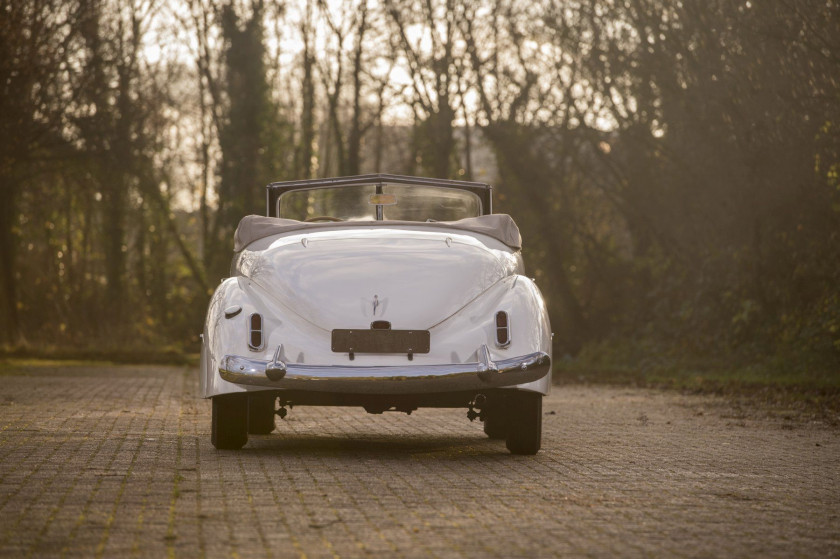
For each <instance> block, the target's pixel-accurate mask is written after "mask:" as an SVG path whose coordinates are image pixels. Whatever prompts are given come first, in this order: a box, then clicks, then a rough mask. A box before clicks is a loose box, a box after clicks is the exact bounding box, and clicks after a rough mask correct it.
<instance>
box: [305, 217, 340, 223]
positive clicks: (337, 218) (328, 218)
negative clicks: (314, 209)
mask: <svg viewBox="0 0 840 559" xmlns="http://www.w3.org/2000/svg"><path fill="white" fill-rule="evenodd" d="M303 221H305V222H312V221H344V220H343V219H341V218H340V217H332V216H329V215H314V216H312V217H307V218H306V219H304V220H303Z"/></svg>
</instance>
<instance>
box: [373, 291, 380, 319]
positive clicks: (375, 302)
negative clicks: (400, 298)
mask: <svg viewBox="0 0 840 559" xmlns="http://www.w3.org/2000/svg"><path fill="white" fill-rule="evenodd" d="M378 306H379V295H374V296H373V316H376V307H378Z"/></svg>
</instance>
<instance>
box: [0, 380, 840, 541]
mask: <svg viewBox="0 0 840 559" xmlns="http://www.w3.org/2000/svg"><path fill="white" fill-rule="evenodd" d="M196 393H197V373H196V371H195V370H191V369H186V368H172V367H151V366H148V367H147V366H143V367H141V366H120V367H106V366H74V367H68V366H61V367H59V366H56V367H49V366H28V367H23V366H21V367H19V368H12V369H9V368H7V369H4V373H3V374H2V376H0V556H2V557H16V556H25V555H32V556H54V555H69V556H83V557H95V556H105V557H115V556H120V557H123V556H130V555H137V556H153V557H161V556H165V555H170V556H182V557H195V556H210V557H215V556H241V557H272V556H277V557H304V556H305V557H338V556H359V555H387V556H423V557H425V556H441V557H458V556H465V557H487V556H499V557H510V556H518V557H534V556H557V555H562V556H568V555H573V556H577V555H586V556H591V555H594V556H614V555H620V556H643V555H644V556H649V555H653V556H705V557H709V556H750V557H761V556H784V557H789V556H810V557H824V556H840V428H838V427H836V426H830V425H827V424H825V423H823V422H821V421H814V420H811V419H808V418H807V417H806V416H803V415H802V414H800V413H789V412H788V410H785V409H776V408H768V407H766V406H760V405H756V406H749V405H744V404H743V403H741V404H733V403H732V402H731V401H728V400H724V399H719V398H714V397H709V396H686V395H682V394H678V393H675V392H661V391H653V390H640V389H626V388H614V387H604V386H559V387H555V390H554V391H553V392H552V394H551V395H550V396H549V397H548V398H547V399H546V400H545V403H544V412H545V415H544V434H543V450H542V451H541V452H540V453H539V454H538V455H537V456H534V457H517V456H511V455H509V454H508V453H507V451H506V449H505V447H504V443H503V442H498V441H490V440H488V439H487V438H486V437H485V435H484V434H483V432H482V429H481V425H480V423H479V422H475V423H470V422H469V421H468V420H467V418H466V413H465V411H466V410H428V409H424V410H419V411H416V412H415V413H413V414H412V415H411V416H406V415H404V414H397V413H386V414H384V415H368V414H366V413H365V412H364V411H363V410H361V409H350V408H295V409H294V410H292V411H291V412H290V414H289V416H288V417H287V418H286V419H285V420H279V419H278V420H277V429H276V431H275V432H274V433H273V434H272V435H268V436H258V437H252V439H251V441H250V442H249V443H248V445H247V446H246V447H245V448H244V449H243V450H241V451H238V452H233V451H223V452H222V451H216V450H215V449H213V447H212V446H211V445H210V434H209V430H210V403H209V402H208V401H204V400H200V399H198V398H197V397H196Z"/></svg>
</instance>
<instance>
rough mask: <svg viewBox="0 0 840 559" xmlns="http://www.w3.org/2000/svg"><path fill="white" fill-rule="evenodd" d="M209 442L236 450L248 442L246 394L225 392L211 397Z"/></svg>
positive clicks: (226, 448) (221, 447)
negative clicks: (211, 412) (211, 411)
mask: <svg viewBox="0 0 840 559" xmlns="http://www.w3.org/2000/svg"><path fill="white" fill-rule="evenodd" d="M210 442H212V443H213V446H214V447H216V448H218V449H224V450H238V449H240V448H242V447H243V446H245V443H247V442H248V396H247V395H246V394H225V395H223V396H214V397H213V417H212V420H211V424H210Z"/></svg>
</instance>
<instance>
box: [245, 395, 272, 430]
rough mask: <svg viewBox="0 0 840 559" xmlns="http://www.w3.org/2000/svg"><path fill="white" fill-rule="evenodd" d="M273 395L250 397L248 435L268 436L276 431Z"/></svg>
mask: <svg viewBox="0 0 840 559" xmlns="http://www.w3.org/2000/svg"><path fill="white" fill-rule="evenodd" d="M275 399H276V398H275V396H274V394H272V393H263V392H257V393H255V394H249V395H248V433H250V434H252V435H268V434H269V433H271V432H272V431H274V400H275Z"/></svg>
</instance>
